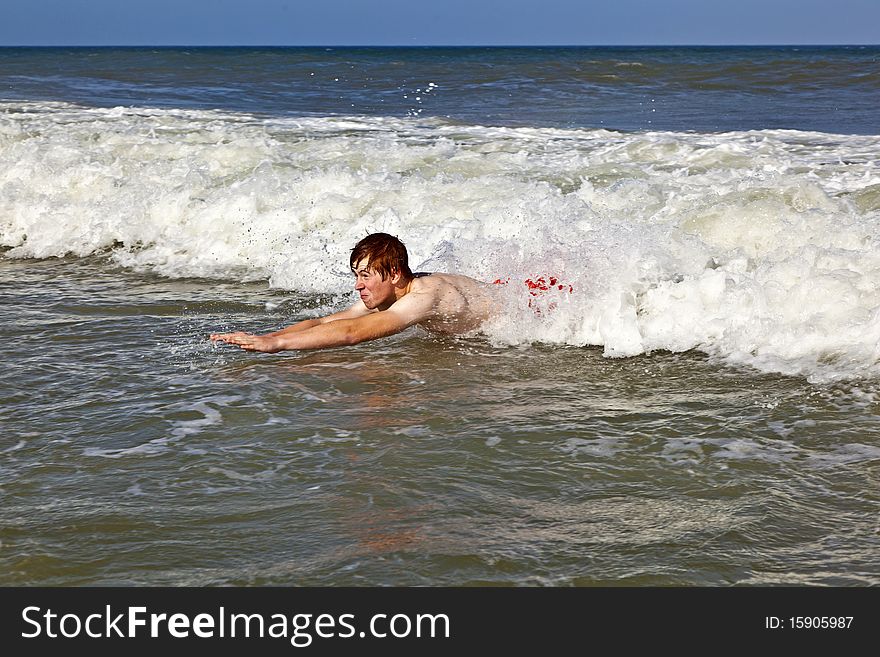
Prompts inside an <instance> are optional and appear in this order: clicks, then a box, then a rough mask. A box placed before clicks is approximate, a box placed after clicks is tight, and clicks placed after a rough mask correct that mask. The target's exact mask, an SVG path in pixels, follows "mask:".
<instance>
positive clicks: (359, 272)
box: [354, 258, 400, 310]
mask: <svg viewBox="0 0 880 657" xmlns="http://www.w3.org/2000/svg"><path fill="white" fill-rule="evenodd" d="M354 275H355V279H354V289H355V290H356V291H357V293H358V294H359V295H360V297H361V301H363V302H364V305H365V306H366V307H367V308H369V309H370V310H373V309H375V308H378V309H379V310H385V309H386V308H388V306H390V305H391V304H392V303H394V301H395V300H396V297H395V296H394V283H396V282H397V280H398V279H399V278H400V275H399V274H397V273H394V274H392V275H391V276H386V277H385V280H384V281H383V280H382V275H381V274H379V273H378V272H375V271H373V270H372V269H371V268H370V262H369V260H368V259H367V258H364V259H363V260H361V261H359V262H358V263H356V264H355V266H354Z"/></svg>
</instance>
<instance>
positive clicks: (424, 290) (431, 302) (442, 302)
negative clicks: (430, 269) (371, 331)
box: [382, 274, 496, 333]
mask: <svg viewBox="0 0 880 657" xmlns="http://www.w3.org/2000/svg"><path fill="white" fill-rule="evenodd" d="M495 307H496V306H495V303H494V302H493V299H492V295H491V291H490V288H489V286H488V285H486V284H485V283H482V282H480V281H477V280H475V279H473V278H470V277H468V276H462V275H459V274H417V275H416V277H415V278H413V280H412V282H411V284H410V289H409V292H408V293H407V294H406V295H405V296H403V297H402V298H400V299H398V300H397V301H396V302H395V303H394V304H393V305H392V306H391V307H390V308H389V309H388V310H387V311H382V312H389V313H394V314H396V315H400V316H401V318H402V319H403V320H404V321H405V322H406V323H407V324H409V325H412V324H418V325H419V326H421V327H423V328H426V329H428V330H429V331H436V332H438V333H467V332H468V331H473V330H475V329H477V328H479V326H480V325H481V324H482V323H483V322H485V321H486V320H487V319H489V318H490V317H491V316H492V314H493V312H494V310H495Z"/></svg>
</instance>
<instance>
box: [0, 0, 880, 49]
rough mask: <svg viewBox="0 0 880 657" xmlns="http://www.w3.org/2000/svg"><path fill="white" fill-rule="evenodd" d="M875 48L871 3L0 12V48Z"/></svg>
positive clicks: (148, 6) (328, 4)
mask: <svg viewBox="0 0 880 657" xmlns="http://www.w3.org/2000/svg"><path fill="white" fill-rule="evenodd" d="M878 43H880V0H435V1H425V0H0V46H24V45H34V46H47V45H156V46H162V45H188V46H197V45H277V46H288V45H289V46H296V45H328V46H330V45H333V46H339V45H379V46H384V45H411V46H429V45H760V44H778V45H789V44H823V45H824V44H859V45H868V44H878Z"/></svg>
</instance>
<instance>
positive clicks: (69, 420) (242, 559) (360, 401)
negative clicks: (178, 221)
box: [0, 258, 880, 586]
mask: <svg viewBox="0 0 880 657" xmlns="http://www.w3.org/2000/svg"><path fill="white" fill-rule="evenodd" d="M0 297H2V305H0V317H2V319H0V325H2V326H3V334H4V338H5V339H4V341H3V360H4V363H5V372H4V374H5V376H3V379H2V382H0V401H2V404H0V409H2V410H0V422H2V433H0V585H7V586H8V585H88V584H108V585H117V584H119V585H122V584H127V585H261V584H282V585H487V584H502V585H556V586H558V585H617V584H621V585H729V584H823V585H877V584H880V559H878V555H880V524H878V511H880V501H878V497H880V496H878V490H880V487H878V483H880V428H878V427H880V425H878V419H880V401H878V400H880V398H878V392H880V385H878V382H876V381H852V382H849V383H837V384H834V385H826V386H819V385H814V384H810V383H808V382H806V381H805V380H803V379H800V378H791V377H783V376H777V375H766V374H758V373H755V372H753V371H751V370H746V369H732V368H730V367H726V366H723V365H721V364H718V363H715V362H713V361H712V360H710V359H708V358H706V357H705V356H703V355H701V354H698V353H693V352H688V353H683V354H672V353H667V352H663V353H654V354H651V355H648V356H640V357H637V358H631V359H607V358H603V357H602V355H601V350H597V349H592V348H575V347H557V346H547V345H531V346H520V347H508V346H498V345H493V344H491V343H490V342H489V341H488V340H486V339H484V338H479V337H476V338H466V339H450V338H438V337H435V336H431V335H428V334H425V333H421V332H419V331H412V332H408V333H406V334H403V335H399V336H395V337H393V338H390V339H386V340H383V341H380V342H377V343H372V344H364V345H359V346H357V347H352V348H343V349H336V350H328V351H323V352H312V353H303V354H279V355H275V356H266V355H254V354H247V353H244V352H239V351H236V350H233V349H231V348H226V347H214V346H212V345H211V344H210V343H209V342H208V341H207V339H206V336H207V334H208V333H210V332H212V331H214V330H217V329H221V328H225V327H232V326H235V327H243V328H250V329H255V330H263V329H269V328H274V327H278V326H280V325H285V324H287V323H290V322H292V321H294V320H295V319H297V318H301V317H305V316H307V315H308V314H309V313H311V312H313V311H314V309H315V308H316V307H317V306H320V305H321V304H324V303H327V302H329V301H330V300H329V299H325V298H316V297H314V296H312V297H309V296H303V295H297V294H293V293H288V292H280V291H273V290H269V289H266V287H265V286H264V285H259V284H253V285H246V284H233V283H228V282H223V283H220V282H217V281H211V280H204V279H190V280H178V281H172V280H168V279H163V278H158V277H155V276H153V275H150V274H138V273H134V272H131V271H126V270H121V269H118V268H115V267H113V266H111V265H109V264H107V263H106V262H104V261H103V260H102V259H101V258H90V259H85V260H75V259H69V260H58V259H49V260H24V261H17V260H10V259H0Z"/></svg>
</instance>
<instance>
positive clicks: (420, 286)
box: [412, 274, 488, 296]
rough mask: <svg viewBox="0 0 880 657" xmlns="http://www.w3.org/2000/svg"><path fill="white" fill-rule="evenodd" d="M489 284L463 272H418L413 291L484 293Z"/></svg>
mask: <svg viewBox="0 0 880 657" xmlns="http://www.w3.org/2000/svg"><path fill="white" fill-rule="evenodd" d="M487 289H488V285H487V284H486V283H483V282H482V281H478V280H476V279H474V278H471V277H470V276H464V275H462V274H417V275H416V278H414V279H413V284H412V292H416V293H421V294H450V293H459V294H463V295H464V296H471V295H482V294H483V293H485V291H486V290H487Z"/></svg>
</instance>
